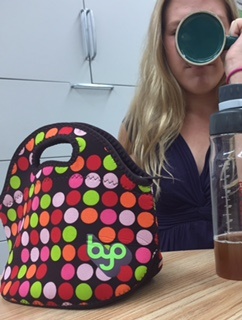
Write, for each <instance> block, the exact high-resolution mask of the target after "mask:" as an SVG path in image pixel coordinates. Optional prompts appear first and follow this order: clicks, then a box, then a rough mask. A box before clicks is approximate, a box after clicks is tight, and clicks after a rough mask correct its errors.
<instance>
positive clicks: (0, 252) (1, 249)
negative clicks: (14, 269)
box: [0, 241, 8, 276]
mask: <svg viewBox="0 0 242 320" xmlns="http://www.w3.org/2000/svg"><path fill="white" fill-rule="evenodd" d="M7 260H8V245H7V241H0V276H1V274H2V272H3V269H4V267H5V265H6V263H7Z"/></svg>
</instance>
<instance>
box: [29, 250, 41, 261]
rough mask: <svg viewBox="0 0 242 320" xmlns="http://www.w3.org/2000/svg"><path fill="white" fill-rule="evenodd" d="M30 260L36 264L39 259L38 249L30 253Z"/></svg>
mask: <svg viewBox="0 0 242 320" xmlns="http://www.w3.org/2000/svg"><path fill="white" fill-rule="evenodd" d="M30 259H31V261H32V262H36V261H37V260H38V259H39V249H38V248H36V247H35V248H33V249H32V250H31V252H30Z"/></svg>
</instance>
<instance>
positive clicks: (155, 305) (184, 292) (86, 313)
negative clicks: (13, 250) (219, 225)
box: [0, 250, 242, 320]
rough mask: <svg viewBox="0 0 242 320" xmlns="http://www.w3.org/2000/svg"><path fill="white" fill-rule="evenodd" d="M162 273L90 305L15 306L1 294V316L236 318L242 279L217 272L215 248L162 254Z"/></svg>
mask: <svg viewBox="0 0 242 320" xmlns="http://www.w3.org/2000/svg"><path fill="white" fill-rule="evenodd" d="M163 257H164V266H163V269H162V270H161V272H160V273H159V274H158V275H157V276H156V277H155V278H154V279H153V280H152V281H150V282H149V283H148V284H146V285H145V286H143V287H142V288H140V289H139V290H137V291H136V292H134V293H133V295H132V296H129V297H127V298H126V299H123V300H120V301H119V302H116V303H114V304H112V305H109V306H106V307H103V308H100V309H93V310H62V309H58V310H57V309H47V308H39V307H29V306H21V305H16V304H13V303H10V302H7V301H4V300H3V299H2V298H0V314H1V319H4V320H10V319H14V320H16V319H21V320H22V319H24V320H29V319H31V320H32V319H34V320H57V319H65V320H76V319H87V320H93V319H96V320H133V319H144V320H149V319H159V320H160V319H161V320H162V319H164V320H169V319H172V320H187V319H191V320H200V319H201V320H204V319H206V320H218V319H219V320H228V319H231V320H239V319H242V281H231V280H225V279H222V278H220V277H218V276H217V275H216V274H215V264H214V252H213V250H195V251H179V252H165V253H163Z"/></svg>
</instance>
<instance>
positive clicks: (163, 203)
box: [156, 135, 213, 251]
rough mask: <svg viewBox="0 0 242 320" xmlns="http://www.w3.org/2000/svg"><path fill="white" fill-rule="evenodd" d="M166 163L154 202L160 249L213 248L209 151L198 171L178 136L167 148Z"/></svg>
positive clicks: (186, 146)
mask: <svg viewBox="0 0 242 320" xmlns="http://www.w3.org/2000/svg"><path fill="white" fill-rule="evenodd" d="M166 156H167V159H168V163H169V164H170V167H169V171H170V172H171V173H172V175H173V177H174V179H172V178H171V177H170V175H169V174H167V173H166V172H163V175H164V176H165V177H167V178H163V179H161V188H162V192H161V196H160V198H159V200H158V201H157V203H156V209H157V216H158V224H159V234H160V239H161V250H162V251H176V250H191V249H208V248H213V227H212V209H211V196H210V176H209V150H208V152H207V155H206V159H205V165H204V168H203V171H202V173H201V174H199V172H198V169H197V165H196V162H195V159H194V157H193V155H192V153H191V150H190V148H189V147H188V145H187V143H186V141H185V140H184V139H183V137H182V136H181V135H179V136H178V137H177V139H176V140H175V141H174V143H173V144H172V146H171V147H170V148H169V150H167V155H166Z"/></svg>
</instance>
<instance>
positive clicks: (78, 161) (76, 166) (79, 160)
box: [70, 156, 85, 172]
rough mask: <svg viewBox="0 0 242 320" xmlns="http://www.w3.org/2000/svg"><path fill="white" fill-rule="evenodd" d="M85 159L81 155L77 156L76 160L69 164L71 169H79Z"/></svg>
mask: <svg viewBox="0 0 242 320" xmlns="http://www.w3.org/2000/svg"><path fill="white" fill-rule="evenodd" d="M84 164H85V161H84V159H83V157H80V156H79V157H77V159H76V161H75V162H74V163H73V164H72V165H71V166H70V168H71V170H72V171H74V172H78V171H80V170H81V169H82V168H83V167H84Z"/></svg>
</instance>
